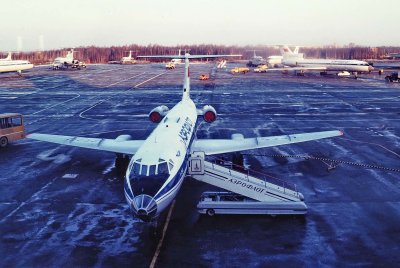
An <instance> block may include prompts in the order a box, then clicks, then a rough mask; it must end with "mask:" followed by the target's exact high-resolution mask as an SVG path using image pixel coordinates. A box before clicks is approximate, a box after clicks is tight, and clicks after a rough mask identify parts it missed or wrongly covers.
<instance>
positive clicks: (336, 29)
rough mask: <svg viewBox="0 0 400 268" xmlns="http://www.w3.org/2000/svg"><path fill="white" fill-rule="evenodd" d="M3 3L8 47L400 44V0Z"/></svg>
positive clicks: (2, 44)
mask: <svg viewBox="0 0 400 268" xmlns="http://www.w3.org/2000/svg"><path fill="white" fill-rule="evenodd" d="M0 3H1V8H0V25H1V31H0V51H11V50H12V51H15V50H22V51H33V50H40V49H46V50H47V49H59V48H70V47H79V46H90V45H96V46H111V45H116V46H121V45H129V44H140V45H147V44H160V45H172V46H175V45H179V44H205V43H207V44H218V45H220V44H222V45H279V44H290V45H301V46H312V45H316V46H321V45H332V44H337V45H345V44H349V43H355V44H358V45H366V46H384V45H385V46H400V34H399V29H400V23H399V22H400V19H399V16H400V15H399V14H400V13H399V1H398V0H380V1H378V0H330V1H327V0H285V1H279V0H274V1H272V0H247V1H243V0H164V1H162V0H149V1H143V0H141V1H136V0H68V1H61V0H0Z"/></svg>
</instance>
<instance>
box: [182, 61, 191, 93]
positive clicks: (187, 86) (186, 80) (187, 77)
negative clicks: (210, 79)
mask: <svg viewBox="0 0 400 268" xmlns="http://www.w3.org/2000/svg"><path fill="white" fill-rule="evenodd" d="M189 56H190V54H189V53H185V76H184V78H183V95H182V99H186V98H190V70H189Z"/></svg>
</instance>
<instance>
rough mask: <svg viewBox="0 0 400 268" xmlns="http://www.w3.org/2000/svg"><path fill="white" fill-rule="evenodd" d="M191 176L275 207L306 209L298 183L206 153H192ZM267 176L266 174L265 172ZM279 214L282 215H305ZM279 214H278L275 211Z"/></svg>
mask: <svg viewBox="0 0 400 268" xmlns="http://www.w3.org/2000/svg"><path fill="white" fill-rule="evenodd" d="M187 173H188V175H189V176H191V177H192V178H194V179H196V180H198V181H202V182H205V183H208V184H211V185H214V186H217V187H219V188H223V189H225V190H228V191H231V192H234V193H237V194H240V195H243V196H246V197H248V198H251V199H254V200H257V201H260V202H264V203H268V204H271V205H272V206H275V209H276V210H279V211H281V212H282V211H283V210H285V209H287V210H288V211H290V210H293V209H294V210H296V208H297V210H302V211H304V213H306V211H307V206H306V205H305V203H304V197H303V195H302V194H301V193H299V192H298V191H297V189H296V185H293V184H290V183H287V182H285V181H283V180H280V179H277V178H273V177H265V176H264V178H260V177H262V176H261V173H260V176H257V177H258V178H257V177H255V176H252V175H250V174H249V173H250V172H248V173H247V174H245V173H242V172H239V171H236V170H234V169H232V168H227V167H224V166H222V165H219V164H216V163H212V162H209V161H206V160H205V154H204V152H193V153H192V154H191V156H190V157H189V166H188V171H187ZM263 175H265V174H263ZM304 213H280V214H304ZM275 214H277V213H275Z"/></svg>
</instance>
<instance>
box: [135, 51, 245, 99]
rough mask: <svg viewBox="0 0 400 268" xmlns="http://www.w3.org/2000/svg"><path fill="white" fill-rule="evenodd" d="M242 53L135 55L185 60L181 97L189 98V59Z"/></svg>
mask: <svg viewBox="0 0 400 268" xmlns="http://www.w3.org/2000/svg"><path fill="white" fill-rule="evenodd" d="M241 56H242V55H190V54H189V53H185V55H174V56H164V55H160V56H137V57H138V58H160V59H184V60H185V74H184V77H183V90H182V99H187V98H190V68H189V65H190V64H189V60H190V59H203V58H222V57H241Z"/></svg>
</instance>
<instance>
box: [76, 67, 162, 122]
mask: <svg viewBox="0 0 400 268" xmlns="http://www.w3.org/2000/svg"><path fill="white" fill-rule="evenodd" d="M165 73H166V72H163V73H160V74H158V75H156V76H153V77H151V78H149V79H147V80H145V81H143V82H140V83H139V84H137V85H135V86H134V88H137V87H139V86H141V85H143V84H145V83H147V82H149V81H151V80H153V79H155V78H157V77H159V76H161V75H163V74H165ZM128 90H129V89H128ZM113 97H114V96H112V97H109V98H107V99H104V100H101V101H99V102H97V103H95V104H94V105H92V106H91V107H89V108H87V109H86V110H84V111H82V112H81V113H80V114H79V117H80V118H83V119H91V120H97V119H94V118H90V117H86V116H84V115H83V114H84V113H86V112H88V111H90V110H91V109H93V108H94V107H96V106H97V105H99V104H102V103H103V102H105V101H107V100H110V99H112V98H113Z"/></svg>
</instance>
